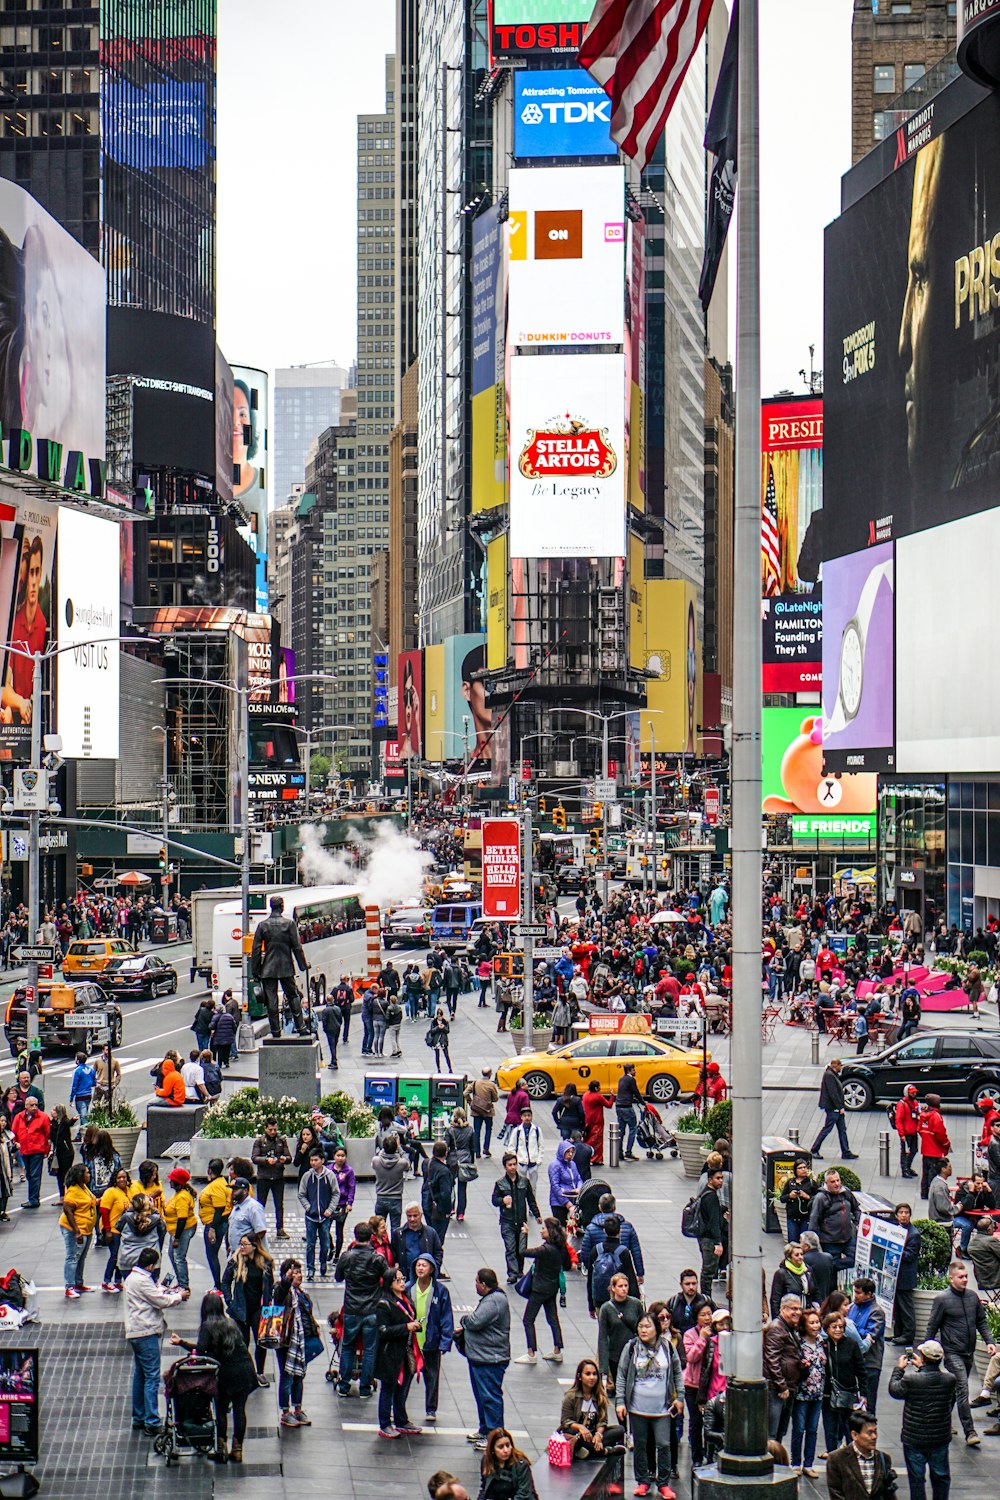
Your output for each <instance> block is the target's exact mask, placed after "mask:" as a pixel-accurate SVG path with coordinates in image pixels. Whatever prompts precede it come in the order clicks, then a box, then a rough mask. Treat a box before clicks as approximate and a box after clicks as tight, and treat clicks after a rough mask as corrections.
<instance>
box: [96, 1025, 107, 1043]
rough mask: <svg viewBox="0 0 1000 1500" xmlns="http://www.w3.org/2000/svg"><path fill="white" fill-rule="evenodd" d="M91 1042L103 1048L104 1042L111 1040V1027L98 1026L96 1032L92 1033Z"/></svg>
mask: <svg viewBox="0 0 1000 1500" xmlns="http://www.w3.org/2000/svg"><path fill="white" fill-rule="evenodd" d="M93 1040H94V1041H95V1042H97V1043H99V1044H100V1045H101V1046H103V1045H104V1043H105V1042H110V1040H111V1027H110V1026H99V1027H98V1028H97V1030H96V1031H95V1032H94V1036H93Z"/></svg>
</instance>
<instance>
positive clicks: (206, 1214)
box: [198, 1177, 233, 1225]
mask: <svg viewBox="0 0 1000 1500" xmlns="http://www.w3.org/2000/svg"><path fill="white" fill-rule="evenodd" d="M232 1206H233V1190H232V1188H231V1187H230V1186H229V1184H228V1182H227V1181H226V1179H225V1178H224V1177H214V1178H213V1179H212V1181H211V1182H210V1183H209V1184H208V1187H205V1188H202V1190H201V1192H200V1193H199V1195H198V1217H199V1219H200V1220H201V1222H202V1223H203V1224H205V1225H208V1224H211V1222H212V1220H213V1219H214V1218H215V1215H216V1213H217V1212H218V1210H219V1209H220V1208H221V1209H222V1212H223V1213H224V1215H225V1216H226V1218H228V1217H229V1211H230V1209H231V1208H232Z"/></svg>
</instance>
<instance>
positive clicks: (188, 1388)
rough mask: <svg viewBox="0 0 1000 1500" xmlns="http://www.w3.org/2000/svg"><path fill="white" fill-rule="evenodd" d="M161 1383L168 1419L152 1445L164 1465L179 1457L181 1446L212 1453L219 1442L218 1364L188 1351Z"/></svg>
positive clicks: (172, 1366) (199, 1451)
mask: <svg viewBox="0 0 1000 1500" xmlns="http://www.w3.org/2000/svg"><path fill="white" fill-rule="evenodd" d="M163 1386H164V1389H165V1391H166V1393H167V1420H166V1422H165V1423H164V1424H163V1431H162V1432H161V1433H160V1436H159V1437H158V1438H157V1439H156V1441H155V1443H154V1444H153V1447H154V1448H155V1449H156V1452H157V1453H159V1454H161V1455H162V1456H163V1457H164V1458H165V1459H166V1461H167V1468H168V1469H169V1467H170V1465H171V1464H172V1463H173V1462H174V1460H175V1459H179V1458H180V1456H181V1450H182V1449H183V1448H193V1449H195V1450H196V1451H197V1452H198V1453H213V1452H214V1451H215V1447H216V1444H217V1442H218V1428H217V1426H216V1416H217V1411H216V1401H217V1399H218V1395H219V1366H218V1365H217V1363H216V1362H215V1360H214V1359H205V1358H203V1357H202V1355H200V1354H189V1355H188V1356H187V1358H186V1359H179V1360H177V1361H176V1363H175V1364H172V1365H171V1366H170V1369H169V1370H168V1371H167V1373H166V1375H165V1376H164V1377H163Z"/></svg>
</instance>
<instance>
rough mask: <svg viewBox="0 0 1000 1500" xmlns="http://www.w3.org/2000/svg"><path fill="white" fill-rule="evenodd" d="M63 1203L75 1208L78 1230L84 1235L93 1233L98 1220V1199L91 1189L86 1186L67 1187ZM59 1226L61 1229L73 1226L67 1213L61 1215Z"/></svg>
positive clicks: (74, 1213)
mask: <svg viewBox="0 0 1000 1500" xmlns="http://www.w3.org/2000/svg"><path fill="white" fill-rule="evenodd" d="M63 1203H65V1204H68V1205H69V1207H70V1208H71V1209H72V1210H73V1215H74V1217H75V1219H76V1227H77V1231H78V1232H79V1233H80V1234H84V1235H89V1234H93V1232H94V1225H95V1224H96V1222H97V1199H96V1198H95V1197H94V1195H93V1193H92V1192H91V1191H90V1189H89V1188H85V1187H71V1188H67V1189H66V1191H65V1193H64V1194H63ZM59 1227H60V1229H72V1228H73V1226H72V1224H71V1223H70V1222H69V1220H68V1219H67V1217H66V1215H65V1213H61V1214H60V1215H59Z"/></svg>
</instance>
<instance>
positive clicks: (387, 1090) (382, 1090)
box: [365, 1073, 397, 1110]
mask: <svg viewBox="0 0 1000 1500" xmlns="http://www.w3.org/2000/svg"><path fill="white" fill-rule="evenodd" d="M396 1081H397V1080H396V1075H395V1073H366V1074H365V1103H366V1104H368V1105H370V1106H371V1108H372V1109H374V1110H380V1109H382V1107H383V1106H384V1105H388V1106H389V1108H390V1109H395V1107H396Z"/></svg>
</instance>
